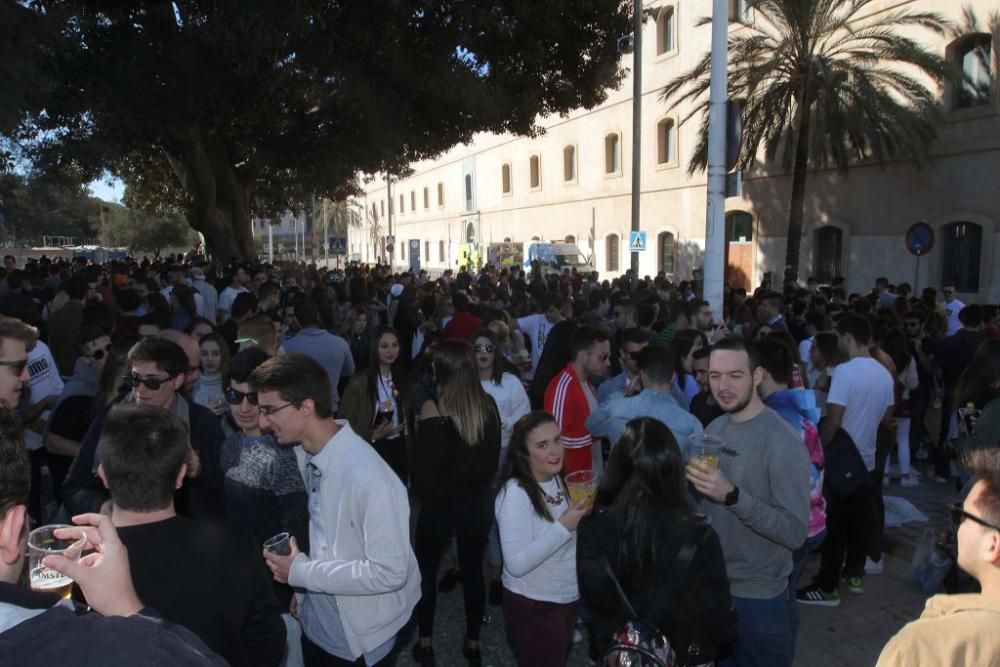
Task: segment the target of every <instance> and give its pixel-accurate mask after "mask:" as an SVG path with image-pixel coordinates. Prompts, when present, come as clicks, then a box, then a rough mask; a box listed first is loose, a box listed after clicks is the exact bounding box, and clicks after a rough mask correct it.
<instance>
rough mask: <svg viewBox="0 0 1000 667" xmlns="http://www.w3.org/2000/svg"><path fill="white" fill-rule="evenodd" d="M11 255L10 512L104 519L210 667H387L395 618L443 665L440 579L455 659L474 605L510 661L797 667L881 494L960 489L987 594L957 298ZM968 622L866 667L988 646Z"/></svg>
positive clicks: (902, 644) (975, 425)
mask: <svg viewBox="0 0 1000 667" xmlns="http://www.w3.org/2000/svg"><path fill="white" fill-rule="evenodd" d="M4 265H5V269H3V270H2V272H0V279H2V280H0V315H3V316H5V317H3V318H0V341H3V346H2V347H0V352H2V353H3V354H2V355H0V356H2V359H0V366H6V367H7V368H0V375H2V376H3V378H2V381H0V394H3V396H2V398H3V399H4V400H5V401H6V402H7V403H8V404H10V405H11V407H14V405H15V404H16V411H17V417H16V423H18V424H20V425H21V426H20V430H17V429H13V430H14V431H17V439H18V440H19V441H21V442H23V446H24V448H25V449H26V451H27V454H28V463H29V466H28V469H30V487H28V488H30V492H28V494H27V496H26V497H25V499H24V503H25V505H26V507H27V513H28V514H29V515H30V516H31V517H32V519H34V521H36V522H39V523H45V522H53V521H61V522H65V521H68V520H69V518H70V517H72V516H77V515H80V514H87V513H95V514H103V515H105V516H109V517H111V522H112V523H113V524H114V526H115V527H116V528H117V535H118V538H120V540H121V542H122V543H123V544H124V545H125V546H126V547H127V548H128V555H129V561H130V563H131V577H132V580H133V581H134V585H135V593H136V594H137V595H138V597H139V599H141V600H142V601H143V602H144V603H145V604H147V605H149V606H150V607H154V608H155V609H156V610H157V611H158V613H159V614H162V616H163V617H164V618H166V619H168V620H169V621H171V622H174V623H176V624H178V625H180V626H183V627H184V628H186V629H188V630H190V631H192V632H193V633H194V635H196V636H197V637H198V638H199V639H200V641H202V642H204V645H205V646H206V647H207V648H208V649H209V650H210V652H214V653H216V654H217V655H218V656H221V657H222V658H223V659H224V660H226V661H228V662H229V663H230V664H234V665H277V664H289V665H295V664H302V663H303V662H304V664H308V665H327V664H330V665H334V664H336V665H340V664H368V665H373V664H382V663H383V662H389V661H392V660H394V659H396V657H397V655H398V654H399V653H400V651H401V649H400V648H399V647H397V646H396V641H395V640H396V636H397V634H398V632H399V630H400V629H401V628H402V627H403V626H404V625H405V624H407V623H409V622H410V621H411V618H412V619H415V621H416V626H417V637H418V638H417V640H416V642H415V643H414V644H413V646H412V647H411V649H410V653H411V654H412V659H413V660H414V661H416V662H417V663H418V664H422V665H431V664H434V662H435V654H434V648H433V647H434V644H433V636H434V618H435V606H436V596H437V593H438V591H446V590H450V589H452V588H454V587H455V586H456V585H458V584H460V585H461V586H462V595H463V602H464V609H465V622H466V627H465V634H464V637H465V640H464V642H463V645H462V653H463V657H464V659H465V660H466V661H467V662H468V663H469V664H472V665H478V664H481V661H482V659H483V657H482V655H481V650H480V644H479V638H480V631H481V627H482V624H483V618H484V614H485V612H486V608H487V605H497V606H502V609H503V614H504V619H505V625H506V629H507V635H508V640H509V642H510V644H511V646H512V648H513V650H514V653H515V655H516V656H517V659H518V661H519V664H522V665H558V664H565V662H566V660H567V656H568V654H569V651H570V647H571V645H572V643H573V642H576V641H581V640H586V641H588V642H589V644H590V646H589V649H590V654H591V657H592V658H593V659H595V660H596V659H599V658H600V657H601V656H605V655H608V654H609V652H611V653H613V652H614V651H619V652H621V651H628V650H631V649H630V648H629V646H628V645H627V642H626V643H625V644H626V645H622V641H621V633H620V632H619V631H618V629H619V628H620V627H621V626H622V625H623V624H624V623H625V622H626V621H628V620H629V619H630V618H632V617H633V616H636V615H637V616H639V617H642V618H644V619H647V620H648V621H650V622H651V623H652V624H653V625H655V626H656V627H657V628H659V629H660V630H661V631H662V632H663V633H664V634H665V636H666V637H667V639H669V644H670V647H671V649H672V651H673V653H674V655H675V658H676V660H677V664H683V665H698V664H704V663H709V662H712V661H716V663H717V664H719V665H767V666H773V665H779V666H780V665H791V664H792V662H793V659H794V653H795V645H796V637H797V632H798V605H800V604H810V605H818V606H826V607H833V606H838V605H840V604H841V603H842V598H841V596H840V593H841V591H847V592H850V593H852V594H856V595H857V594H862V593H863V592H864V578H865V576H866V574H867V575H872V574H880V573H881V572H882V571H883V569H884V563H883V553H882V538H883V532H884V523H885V507H884V501H883V495H882V494H883V489H884V488H885V487H887V486H890V485H892V484H899V485H902V486H905V487H912V486H916V485H920V484H926V483H944V484H947V483H953V484H955V487H956V494H958V495H957V496H956V497H957V498H959V499H964V501H963V502H965V505H964V509H962V507H959V508H958V509H957V510H956V511H958V512H959V514H956V515H955V516H956V524H955V528H956V529H957V530H958V535H957V541H958V544H957V550H958V556H957V565H958V566H959V567H960V568H961V569H962V570H964V571H965V572H966V573H967V574H968V575H970V576H971V579H966V580H965V582H964V585H965V586H966V587H967V588H968V589H969V590H975V589H976V588H977V586H980V585H981V588H982V593H981V594H978V595H980V597H982V596H986V595H987V594H988V593H990V592H991V591H993V592H995V591H994V590H993V589H992V587H993V586H995V585H996V582H995V581H994V579H995V578H996V568H997V563H1000V558H997V560H994V561H990V560H989V557H990V553H988V552H987V551H985V550H988V548H989V547H990V545H991V544H992V545H993V547H995V548H996V549H997V550H998V553H1000V544H998V543H997V540H998V539H1000V528H997V525H998V523H1000V500H998V495H997V492H998V491H997V485H998V484H1000V469H998V468H997V466H996V460H995V457H993V454H994V453H995V451H996V447H997V433H998V432H1000V431H998V430H997V429H998V427H1000V401H998V400H997V398H998V397H1000V321H998V309H997V306H995V305H985V304H964V303H962V302H961V301H960V300H959V299H958V298H957V297H956V293H955V288H954V287H953V286H949V285H945V286H942V288H941V289H940V290H935V289H934V288H926V289H924V290H923V291H922V292H921V294H919V295H916V294H914V293H913V290H912V289H911V287H910V286H909V285H907V284H905V283H899V284H890V281H889V280H887V279H885V278H879V279H878V280H877V281H876V283H875V284H874V285H873V286H872V288H871V289H870V290H869V291H866V292H865V293H847V292H846V291H845V289H844V286H843V285H844V283H843V280H842V279H839V278H837V279H834V280H833V281H832V284H829V285H820V284H818V282H817V281H816V280H814V279H812V278H810V279H809V280H808V281H806V284H805V286H804V287H803V286H800V285H796V284H794V283H789V284H786V285H784V286H783V287H782V288H781V289H772V287H771V286H769V285H762V286H761V287H760V288H758V289H757V290H755V291H754V292H753V293H752V294H748V293H747V292H746V290H743V289H738V288H729V287H727V288H726V293H725V300H724V306H723V309H722V310H723V312H721V313H713V312H712V310H711V308H710V306H709V304H708V303H707V302H706V301H704V300H702V299H701V298H700V297H699V295H698V292H699V285H698V284H697V283H693V282H690V281H682V282H680V283H672V282H671V281H669V280H668V279H667V278H666V277H665V276H663V275H660V276H657V277H656V278H649V277H647V278H646V279H644V280H639V279H636V278H635V277H633V276H631V275H630V274H628V273H626V274H625V275H624V276H622V277H619V278H616V279H614V280H611V281H609V280H603V281H602V280H600V278H599V276H598V274H597V273H596V272H594V273H592V274H590V273H579V272H576V271H573V272H569V273H563V274H552V275H546V274H544V273H543V272H541V271H539V270H538V269H537V267H536V268H535V269H534V270H531V271H524V270H522V269H520V268H519V267H513V268H503V269H497V268H494V267H486V268H485V269H483V270H482V271H481V272H479V273H470V272H468V271H466V270H461V271H458V272H452V271H446V272H445V273H444V274H443V275H442V276H439V277H436V278H432V277H430V276H429V275H428V273H427V272H426V271H407V272H403V273H395V272H393V271H392V270H391V269H390V268H389V267H386V266H375V267H368V266H360V265H348V266H347V267H346V268H345V269H335V270H330V269H327V268H317V267H316V266H315V265H308V266H305V265H301V264H290V263H277V264H267V263H258V264H249V265H236V264H233V265H230V266H227V267H224V268H222V267H218V266H216V265H213V264H212V263H210V262H207V261H199V260H197V259H196V260H194V261H191V260H185V259H183V258H181V257H176V258H173V257H171V258H156V259H153V260H149V259H142V260H141V261H135V260H127V261H120V262H112V263H109V264H103V265H94V264H90V263H88V262H87V261H86V260H75V261H73V262H65V261H61V260H60V261H49V260H47V259H45V258H42V259H41V260H29V261H28V262H27V263H26V264H24V265H18V263H17V262H16V260H14V258H13V257H7V258H5V260H4ZM9 341H14V342H13V343H11V344H9V343H8V342H9ZM11 345H13V347H11ZM18 345H22V347H17V346H18ZM22 348H23V354H24V359H23V362H24V363H23V365H21V366H20V367H19V364H20V363H21V361H22V359H20V358H18V354H19V350H21V349H22ZM12 350H14V351H13V352H12ZM12 355H13V356H12ZM8 376H10V377H8ZM932 418H933V419H932ZM8 419H9V420H14V419H15V418H14V417H13V415H7V414H6V413H4V414H0V421H3V420H8ZM12 423H13V421H12ZM0 430H2V429H0ZM10 430H12V429H8V431H10ZM699 442H702V443H703V442H717V443H720V444H721V449H719V450H717V455H716V459H715V460H714V462H713V464H712V465H707V464H706V463H705V462H704V460H702V459H701V458H699V453H698V449H697V447H698V443H699ZM579 473H584V474H590V475H592V476H593V478H594V479H596V496H595V497H594V498H593V499H592V500H584V501H582V502H574V500H573V499H572V498H571V494H570V488H569V486H568V485H567V481H566V480H567V479H568V478H570V477H571V476H572V475H575V474H579ZM970 490H971V492H970ZM0 491H2V489H0ZM0 495H2V494H0ZM970 503H971V504H970ZM2 509H4V508H2V507H0V510H2ZM411 509H412V511H413V514H414V515H415V520H414V521H413V522H412V523H413V525H412V526H411V525H410V520H409V516H410V510H411ZM970 516H971V517H973V521H965V522H964V523H963V520H962V519H963V517H964V518H968V517H970ZM959 526H962V527H961V528H959ZM411 528H412V530H411ZM973 529H976V530H980V531H981V532H983V534H982V535H977V536H976V537H977V539H979V541H978V542H976V543H975V545H976V546H972V539H973V538H972V537H970V536H969V531H971V530H973ZM962 531H965V532H964V533H963V532H962ZM282 532H287V533H289V534H290V536H291V537H292V544H293V547H292V550H291V554H290V555H278V556H276V555H274V554H270V553H269V554H265V555H264V556H263V557H262V555H261V545H262V544H263V543H264V542H265V541H266V540H267V539H268V538H270V537H271V536H273V535H275V534H279V533H282ZM411 532H412V535H411ZM963 535H964V538H963ZM0 536H2V531H0ZM118 538H115V539H118ZM963 539H964V540H965V546H964V549H965V556H963ZM991 540H992V542H991ZM975 549H979V551H976V552H975V556H969V552H970V551H975ZM994 555H995V554H994ZM970 558H972V560H970ZM810 559H816V560H818V569H816V568H813V569H814V570H815V576H814V577H813V578H812V581H804V573H805V571H806V570H807V568H808V566H809V565H810ZM977 581H978V582H979V584H977V583H976V582H977ZM973 595H976V594H975V593H974V594H973ZM935 599H937V598H935ZM977 599H980V598H977ZM982 599H991V600H993V601H992V602H991V604H992V605H993V606H992V607H991V608H990V609H991V611H990V612H988V613H987V612H984V611H983V610H982V609H980V608H978V607H976V608H974V609H973V610H972V611H966V613H967V614H970V616H968V617H966V618H965V621H964V622H963V623H961V624H960V625H961V626H962V627H963V630H962V632H960V633H957V634H956V633H955V632H954V631H953V629H951V630H944V629H938V630H935V628H934V627H931V626H928V627H929V629H927V630H926V632H930V633H931V634H932V635H933V634H934V633H935V632H940V633H942V634H941V636H942V637H944V636H946V635H949V632H950V635H949V638H948V641H947V642H945V641H944V640H943V639H942V641H941V644H942V645H941V646H939V645H936V644H934V642H930V643H928V642H927V641H925V640H924V639H922V637H925V636H926V632H919V631H911V628H909V627H908V628H907V630H904V631H903V632H901V633H900V635H899V636H897V637H896V638H894V639H893V641H892V642H891V643H890V645H889V646H888V647H887V648H886V651H885V653H884V654H883V661H884V664H886V665H889V664H893V665H895V664H904V663H905V661H907V660H909V661H913V660H916V662H915V663H913V664H946V662H943V661H942V662H936V660H938V658H940V657H941V656H943V655H945V654H944V653H943V651H945V650H952V651H954V653H949V654H948V655H952V656H955V655H959V654H960V651H967V650H985V649H984V648H983V647H984V646H986V647H994V648H995V642H996V640H995V639H991V638H989V637H986V636H981V633H978V632H975V631H974V630H975V629H976V628H980V627H987V625H988V624H987V620H988V619H992V620H991V621H989V622H994V623H995V620H996V618H995V614H996V613H1000V603H997V602H996V601H995V599H993V598H982ZM2 601H3V595H2V591H0V602H2ZM928 609H929V610H930V607H929V608H928ZM961 611H965V608H963V609H960V610H959V611H957V612H956V611H954V610H952V611H951V612H949V613H960V612H961ZM928 613H929V612H928ZM989 614H992V616H990V615H989ZM926 615H927V614H925V616H926ZM2 618H3V617H2V615H0V619H2ZM969 619H971V620H969ZM922 622H926V623H933V622H934V621H933V620H931V619H921V620H920V621H917V622H916V623H917V624H919V623H922ZM6 627H11V626H10V625H7V626H6ZM970 628H971V629H972V630H973V631H970ZM0 629H6V628H5V627H3V625H2V622H0ZM4 634H6V633H4ZM985 634H990V633H985ZM993 634H995V633H993ZM935 636H936V635H935ZM2 638H3V634H0V641H2ZM654 643H655V642H654ZM943 646H948V647H951V648H947V649H946V648H943ZM970 647H972V648H970ZM633 648H634V647H633ZM991 650H993V649H991ZM207 654H209V651H206V655H207ZM906 664H910V663H906Z"/></svg>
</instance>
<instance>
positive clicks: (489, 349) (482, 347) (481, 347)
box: [472, 345, 496, 354]
mask: <svg viewBox="0 0 1000 667" xmlns="http://www.w3.org/2000/svg"><path fill="white" fill-rule="evenodd" d="M495 349H496V348H495V347H493V346H492V345H473V346H472V350H473V351H474V352H476V353H477V354H478V353H479V352H485V353H486V354H493V350H495Z"/></svg>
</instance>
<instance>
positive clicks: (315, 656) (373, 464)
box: [249, 354, 420, 665]
mask: <svg viewBox="0 0 1000 667" xmlns="http://www.w3.org/2000/svg"><path fill="white" fill-rule="evenodd" d="M249 384H250V388H251V389H252V390H253V391H256V392H257V403H258V406H259V408H260V427H261V428H262V429H265V430H270V431H271V432H272V433H274V436H275V437H276V438H277V439H278V442H279V443H280V444H282V445H286V446H291V445H298V446H296V447H295V455H296V457H297V458H298V462H299V469H300V471H301V472H302V476H303V477H304V479H305V480H306V492H307V494H308V496H309V553H308V554H306V553H304V552H302V551H300V550H299V547H298V544H297V542H296V541H295V540H292V543H291V544H292V548H291V554H290V555H288V556H278V555H275V554H272V553H269V552H265V554H264V558H265V559H266V561H267V564H268V566H269V567H270V568H271V572H272V573H273V574H274V578H275V580H276V581H278V582H281V583H288V584H290V585H291V586H293V587H295V588H297V589H300V590H301V591H302V592H301V593H297V594H296V597H297V601H298V612H299V618H300V620H301V622H302V632H303V637H302V652H303V654H304V656H305V662H306V664H307V665H354V664H367V665H375V664H378V663H379V662H380V661H382V660H383V659H384V658H385V657H386V656H387V655H388V654H389V652H390V651H391V650H392V647H393V644H394V643H395V641H396V634H397V633H398V632H399V630H400V628H402V627H403V626H404V625H406V623H407V621H409V619H410V616H411V614H412V612H413V609H414V607H415V606H416V604H417V600H418V599H419V598H420V572H419V569H418V567H417V559H416V556H415V555H414V553H413V549H412V548H411V547H410V504H409V499H408V497H407V494H406V489H405V488H404V487H403V484H402V483H401V482H400V481H399V477H397V476H396V473H394V472H393V471H392V468H390V467H389V466H388V464H386V463H385V461H383V460H382V457H380V456H379V455H378V453H377V452H376V451H375V450H374V449H372V448H371V446H370V445H369V444H368V443H367V442H365V441H364V440H362V439H361V437H360V436H358V435H357V434H355V433H354V432H353V431H352V430H351V427H350V426H349V425H348V423H347V422H346V421H343V420H341V421H335V420H334V418H333V412H332V411H331V410H330V403H331V399H330V379H329V378H328V377H327V374H326V371H324V370H323V367H322V366H320V365H319V363H318V362H316V361H315V360H313V359H312V358H310V357H307V356H306V355H304V354H288V355H285V356H282V357H275V358H273V359H270V360H268V361H267V362H265V363H264V364H263V365H261V366H260V367H259V368H257V369H256V370H255V371H254V372H253V373H252V374H251V376H250V383H249ZM359 659H361V660H362V662H360V663H359V662H357V661H358V660H359Z"/></svg>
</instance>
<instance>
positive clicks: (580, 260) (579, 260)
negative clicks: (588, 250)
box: [555, 255, 587, 266]
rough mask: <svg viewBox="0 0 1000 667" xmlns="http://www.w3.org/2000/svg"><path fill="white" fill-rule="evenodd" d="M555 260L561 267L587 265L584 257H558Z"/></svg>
mask: <svg viewBox="0 0 1000 667" xmlns="http://www.w3.org/2000/svg"><path fill="white" fill-rule="evenodd" d="M555 260H556V264H558V265H559V266H584V265H586V263H587V260H586V259H585V258H584V256H583V255H556V256H555Z"/></svg>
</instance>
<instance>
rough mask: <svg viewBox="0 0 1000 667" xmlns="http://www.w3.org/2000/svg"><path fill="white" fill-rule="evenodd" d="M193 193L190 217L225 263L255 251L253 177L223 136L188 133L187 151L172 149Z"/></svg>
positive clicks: (207, 245) (184, 182) (174, 161)
mask: <svg viewBox="0 0 1000 667" xmlns="http://www.w3.org/2000/svg"><path fill="white" fill-rule="evenodd" d="M167 159H168V160H169V161H170V164H171V167H172V168H173V170H174V173H175V174H177V176H178V178H179V179H180V181H181V185H182V186H183V187H184V189H185V191H186V192H187V193H188V195H189V197H190V201H191V204H190V206H189V207H188V211H187V214H188V222H189V223H190V224H191V227H193V228H194V229H195V231H198V232H201V233H202V234H203V235H204V237H205V250H206V252H207V253H209V254H211V255H212V256H213V257H214V258H216V259H217V260H219V261H221V262H222V263H224V264H228V263H229V262H232V261H234V260H237V261H247V260H250V259H253V257H254V254H255V253H254V245H253V235H252V232H251V224H252V220H251V217H250V201H251V198H252V194H253V193H252V185H251V184H252V183H253V178H252V176H250V175H241V174H240V173H239V172H238V171H237V169H236V167H234V166H233V160H232V157H231V155H230V152H229V151H228V149H227V147H226V146H225V144H224V143H223V141H222V140H220V139H216V138H208V137H204V136H203V135H202V134H201V132H200V131H199V130H198V129H196V128H195V129H192V130H190V131H189V132H188V133H187V136H186V137H185V141H184V148H183V153H182V154H181V155H171V154H169V153H168V155H167Z"/></svg>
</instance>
